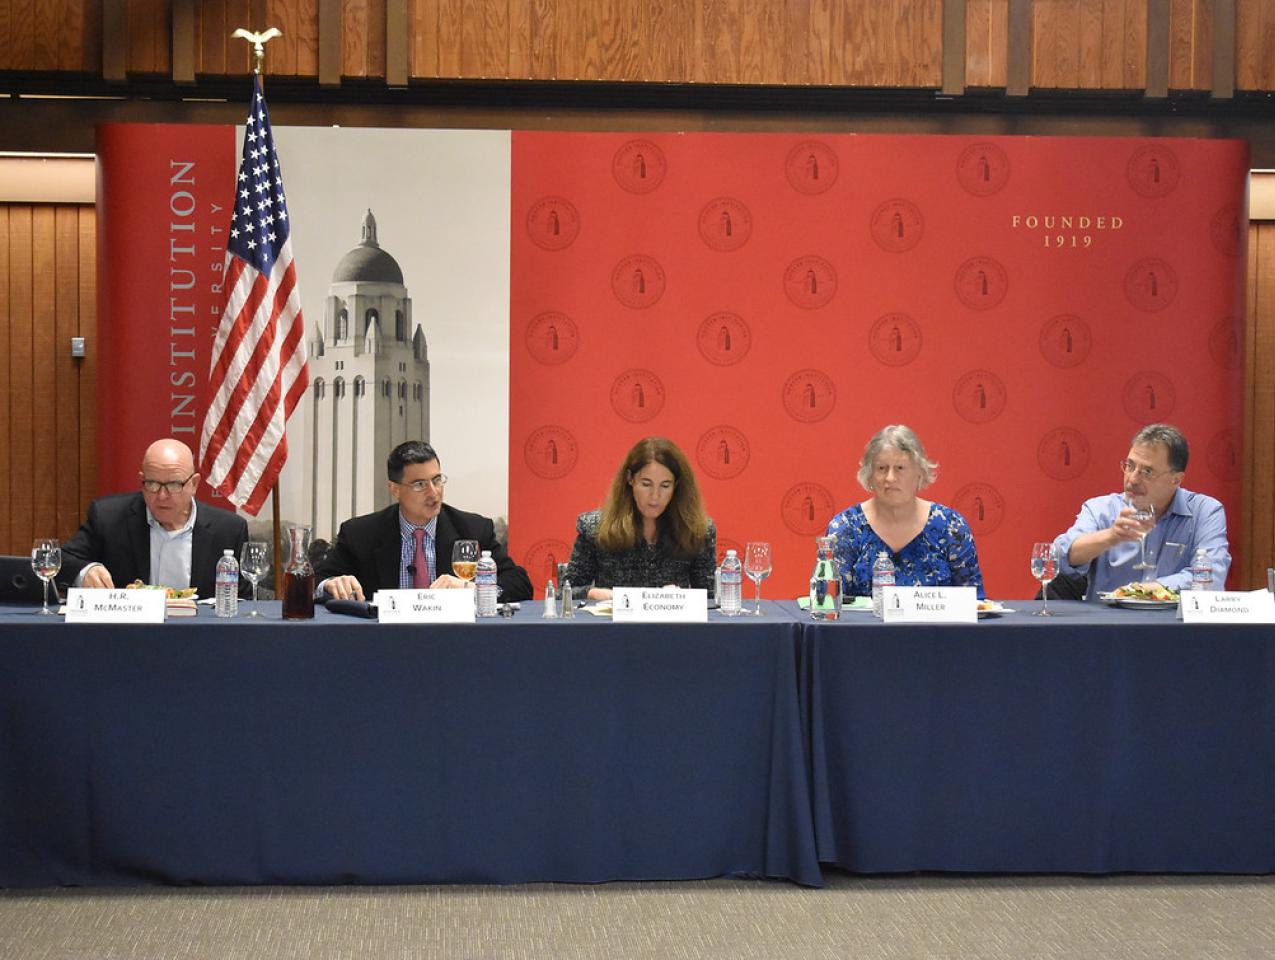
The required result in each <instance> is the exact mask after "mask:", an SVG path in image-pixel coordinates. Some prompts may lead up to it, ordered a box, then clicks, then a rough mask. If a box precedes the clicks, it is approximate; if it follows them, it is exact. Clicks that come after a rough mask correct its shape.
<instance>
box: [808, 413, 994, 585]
mask: <svg viewBox="0 0 1275 960" xmlns="http://www.w3.org/2000/svg"><path fill="white" fill-rule="evenodd" d="M937 470H938V464H937V463H934V462H932V461H931V460H929V459H927V458H926V456H925V447H924V446H922V445H921V441H920V439H919V438H918V437H917V435H916V434H915V433H913V432H912V430H911V429H910V428H909V427H906V426H904V425H903V424H892V425H891V426H888V427H883V428H882V429H881V430H879V431H878V432H877V433H876V435H875V436H874V437H873V438H872V439H871V440H869V441H868V445H867V446H866V447H864V448H863V458H862V460H860V461H859V484H860V485H861V486H862V487H863V489H865V490H866V491H868V493H870V494H872V496H870V497H869V498H868V499H867V500H864V501H863V502H862V503H856V504H855V505H854V506H852V507H848V508H847V509H845V510H843V511H841V513H839V514H837V515H836V516H835V517H833V518H832V520H831V521H830V522H829V524H828V534H827V535H828V536H830V537H833V538H835V540H836V546H835V551H834V555H835V556H836V558H837V560H838V562H839V563H840V564H841V586H842V590H843V595H844V596H871V594H872V564H873V563H874V562H875V560H876V558H877V554H878V553H879V552H881V551H883V550H884V551H885V552H886V553H887V554H888V555H889V557H890V559H891V560H892V561H893V562H894V582H895V583H897V584H900V585H903V586H943V587H946V586H958V587H960V586H970V587H976V588H977V589H978V595H979V597H980V598H982V597H985V596H986V594H985V593H984V591H983V574H982V571H981V570H979V566H978V551H977V550H976V549H975V547H974V534H973V533H972V532H971V531H970V526H969V524H968V523H966V521H965V518H964V517H962V516H961V515H960V514H959V513H957V512H956V511H955V510H953V509H952V508H951V507H945V506H944V505H943V504H941V503H934V502H932V501H929V500H924V499H922V498H921V497H919V496H918V495H917V494H918V493H920V491H921V490H923V489H924V488H925V487H927V486H929V485H930V484H931V483H933V482H934V479H935V477H936V476H937Z"/></svg>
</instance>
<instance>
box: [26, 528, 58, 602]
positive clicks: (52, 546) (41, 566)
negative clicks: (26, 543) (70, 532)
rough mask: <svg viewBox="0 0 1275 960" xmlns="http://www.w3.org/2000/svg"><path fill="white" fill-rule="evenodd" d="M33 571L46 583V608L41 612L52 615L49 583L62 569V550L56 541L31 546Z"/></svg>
mask: <svg viewBox="0 0 1275 960" xmlns="http://www.w3.org/2000/svg"><path fill="white" fill-rule="evenodd" d="M31 569H32V570H34V571H35V575H36V576H37V577H39V578H40V579H41V580H43V581H44V607H43V608H42V609H41V610H40V612H41V613H43V614H52V613H53V612H54V611H52V610H50V609H49V582H50V581H51V580H52V579H53V578H54V577H56V576H57V575H58V571H59V570H61V569H62V548H61V547H60V546H58V542H57V541H56V540H37V541H35V543H34V544H33V545H32V546H31Z"/></svg>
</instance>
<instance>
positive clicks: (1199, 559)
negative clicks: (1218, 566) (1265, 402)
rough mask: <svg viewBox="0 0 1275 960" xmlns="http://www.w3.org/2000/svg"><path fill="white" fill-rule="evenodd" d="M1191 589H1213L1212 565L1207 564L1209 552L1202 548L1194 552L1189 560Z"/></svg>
mask: <svg viewBox="0 0 1275 960" xmlns="http://www.w3.org/2000/svg"><path fill="white" fill-rule="evenodd" d="M1191 589H1192V590H1212V589H1213V564H1211V563H1209V552H1208V551H1207V550H1205V549H1204V548H1203V547H1201V548H1200V549H1199V550H1197V551H1195V557H1194V558H1193V559H1192V560H1191Z"/></svg>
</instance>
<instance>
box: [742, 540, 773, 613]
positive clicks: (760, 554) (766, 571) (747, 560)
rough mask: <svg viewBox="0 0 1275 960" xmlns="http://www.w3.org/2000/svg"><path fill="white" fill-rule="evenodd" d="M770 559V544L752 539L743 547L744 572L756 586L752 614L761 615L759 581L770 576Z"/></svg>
mask: <svg viewBox="0 0 1275 960" xmlns="http://www.w3.org/2000/svg"><path fill="white" fill-rule="evenodd" d="M770 571H771V559H770V544H769V543H765V542H763V541H761V540H754V541H752V542H750V543H748V544H747V545H746V546H745V547H744V573H746V574H748V579H749V580H751V581H752V582H753V585H754V586H755V587H756V588H757V600H756V602H755V604H754V606H753V614H754V615H755V616H758V617H760V616H761V582H762V581H763V580H765V579H766V578H767V577H769V576H770Z"/></svg>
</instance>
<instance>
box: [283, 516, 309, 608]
mask: <svg viewBox="0 0 1275 960" xmlns="http://www.w3.org/2000/svg"><path fill="white" fill-rule="evenodd" d="M288 536H289V537H290V539H291V545H290V549H289V551H288V565H287V567H286V568H284V571H283V619H285V620H313V619H314V567H313V565H312V564H311V563H310V528H309V527H307V526H304V525H298V526H295V527H290V528H289V529H288Z"/></svg>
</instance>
